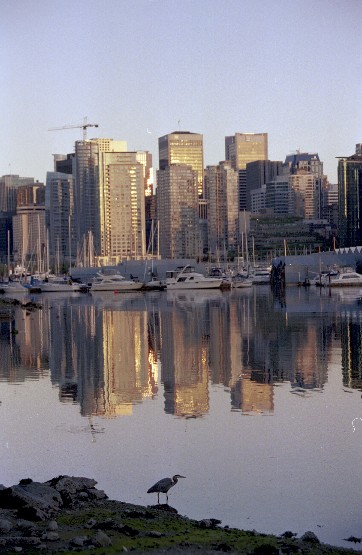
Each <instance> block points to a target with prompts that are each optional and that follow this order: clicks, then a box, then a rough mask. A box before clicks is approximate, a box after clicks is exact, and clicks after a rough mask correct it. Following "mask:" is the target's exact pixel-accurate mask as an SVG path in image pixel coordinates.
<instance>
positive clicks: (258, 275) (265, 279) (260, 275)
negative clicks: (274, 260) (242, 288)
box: [250, 268, 270, 285]
mask: <svg viewBox="0 0 362 555" xmlns="http://www.w3.org/2000/svg"><path fill="white" fill-rule="evenodd" d="M250 279H251V281H252V282H253V284H254V285H255V284H256V285H261V284H266V283H270V270H268V269H263V268H255V270H253V272H252V273H251V275H250Z"/></svg>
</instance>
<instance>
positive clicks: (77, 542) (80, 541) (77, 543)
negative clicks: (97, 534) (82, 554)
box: [70, 536, 88, 547]
mask: <svg viewBox="0 0 362 555" xmlns="http://www.w3.org/2000/svg"><path fill="white" fill-rule="evenodd" d="M87 540H88V538H87V536H76V537H75V538H72V539H71V540H70V545H72V546H73V547H83V546H84V544H85V542H86V541H87Z"/></svg>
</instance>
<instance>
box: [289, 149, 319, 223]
mask: <svg viewBox="0 0 362 555" xmlns="http://www.w3.org/2000/svg"><path fill="white" fill-rule="evenodd" d="M283 173H289V174H290V175H289V184H290V186H291V188H292V192H294V193H293V194H294V211H295V214H297V215H299V216H302V217H304V218H307V219H318V218H320V216H321V206H322V183H323V162H321V161H320V159H319V156H318V154H317V153H312V154H311V153H309V152H299V151H297V152H296V153H295V154H289V155H288V156H287V157H286V158H285V163H284V165H283Z"/></svg>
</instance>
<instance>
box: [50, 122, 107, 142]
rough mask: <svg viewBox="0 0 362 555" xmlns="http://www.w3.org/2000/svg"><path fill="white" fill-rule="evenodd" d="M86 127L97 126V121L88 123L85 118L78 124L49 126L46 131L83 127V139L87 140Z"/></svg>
mask: <svg viewBox="0 0 362 555" xmlns="http://www.w3.org/2000/svg"><path fill="white" fill-rule="evenodd" d="M88 127H98V123H88V122H87V118H86V117H85V118H84V122H83V123H81V124H79V125H63V127H51V128H50V129H48V131H62V130H63V129H83V141H86V140H87V129H88Z"/></svg>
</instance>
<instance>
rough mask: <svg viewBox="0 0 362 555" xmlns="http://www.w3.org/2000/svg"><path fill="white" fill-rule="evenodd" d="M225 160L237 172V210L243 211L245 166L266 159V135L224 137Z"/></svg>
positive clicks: (244, 205) (249, 134) (240, 134)
mask: <svg viewBox="0 0 362 555" xmlns="http://www.w3.org/2000/svg"><path fill="white" fill-rule="evenodd" d="M225 159H226V160H230V161H231V166H232V168H234V170H237V171H238V172H239V210H245V209H246V164H248V163H249V162H255V161H256V160H267V159H268V133H235V135H232V136H228V137H225Z"/></svg>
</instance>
